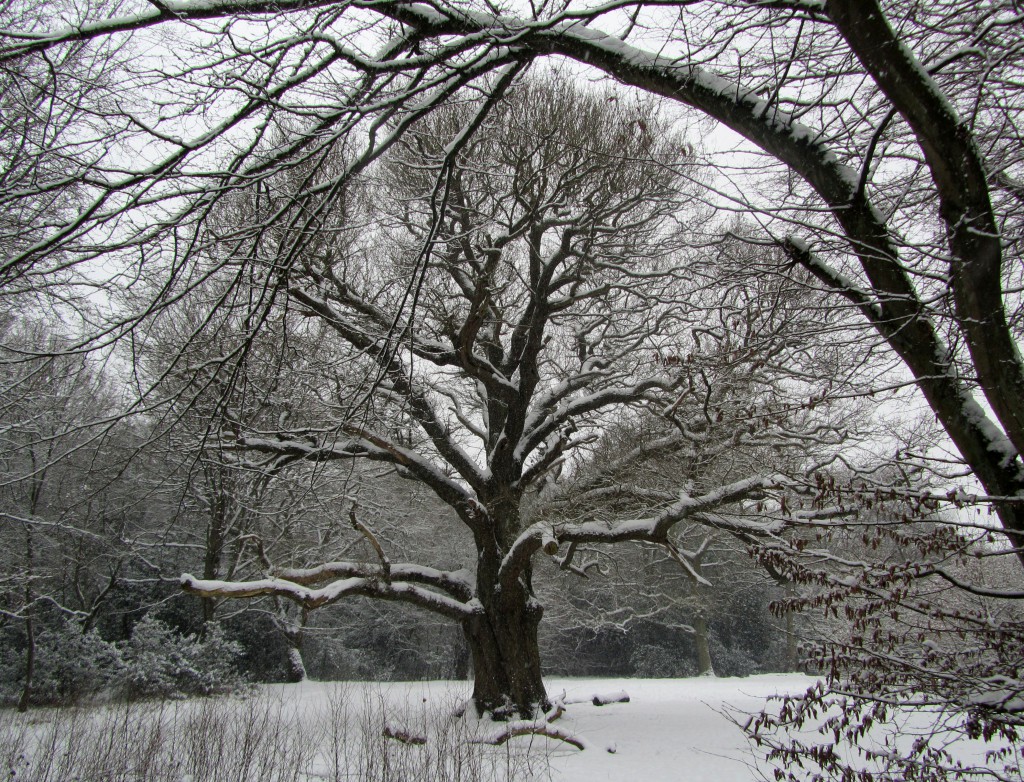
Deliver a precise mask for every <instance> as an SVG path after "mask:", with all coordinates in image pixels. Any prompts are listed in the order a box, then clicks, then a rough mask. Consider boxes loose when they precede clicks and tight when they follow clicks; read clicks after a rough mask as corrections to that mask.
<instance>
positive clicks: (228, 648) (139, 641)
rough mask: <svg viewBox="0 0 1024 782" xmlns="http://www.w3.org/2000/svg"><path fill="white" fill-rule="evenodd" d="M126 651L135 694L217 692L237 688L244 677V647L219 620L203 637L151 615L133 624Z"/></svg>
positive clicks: (127, 670)
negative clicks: (239, 664)
mask: <svg viewBox="0 0 1024 782" xmlns="http://www.w3.org/2000/svg"><path fill="white" fill-rule="evenodd" d="M123 653H124V662H125V682H126V687H127V691H128V694H129V695H130V696H132V697H141V698H168V697H174V696H180V695H213V694H216V693H224V692H230V691H232V690H235V689H237V688H238V687H239V686H240V685H241V684H242V682H243V678H242V676H241V675H240V674H239V673H238V671H237V669H236V667H235V661H236V659H237V658H238V657H239V655H241V653H242V647H241V645H240V644H238V643H236V642H234V641H229V640H227V638H225V637H224V633H223V631H222V630H221V629H220V628H219V627H218V626H216V625H210V626H209V627H208V628H207V631H206V634H205V636H204V637H203V638H199V637H197V636H194V635H180V634H178V633H176V632H174V631H173V630H172V629H171V628H169V627H168V626H167V625H165V624H164V623H163V622H161V621H160V620H159V619H154V618H153V617H150V616H147V617H145V618H144V619H142V621H140V622H139V623H138V624H137V625H135V629H134V630H133V631H132V637H131V638H130V639H129V640H128V641H127V642H126V643H125V645H124V650H123Z"/></svg>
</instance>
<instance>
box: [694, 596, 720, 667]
mask: <svg viewBox="0 0 1024 782" xmlns="http://www.w3.org/2000/svg"><path fill="white" fill-rule="evenodd" d="M693 641H694V644H695V645H696V646H697V675H698V676H714V675H715V669H714V666H713V665H712V664H711V644H710V643H709V642H708V620H707V619H706V618H705V617H704V612H703V611H698V612H697V616H696V617H695V618H694V620H693Z"/></svg>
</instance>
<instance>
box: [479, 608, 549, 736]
mask: <svg viewBox="0 0 1024 782" xmlns="http://www.w3.org/2000/svg"><path fill="white" fill-rule="evenodd" d="M510 591H513V592H515V594H514V595H498V596H495V598H494V599H493V600H492V601H491V604H490V605H489V606H488V605H485V607H484V610H483V611H482V612H480V613H478V614H475V615H474V616H472V617H471V618H469V619H467V620H466V621H465V622H463V625H462V627H463V631H464V632H465V635H466V643H467V645H468V646H469V650H470V653H471V655H472V658H473V704H474V705H475V706H476V711H477V714H478V715H483V714H491V715H492V716H493V717H494V718H495V719H508V718H510V717H516V716H518V717H522V718H524V719H533V718H534V717H535V716H536V715H537V713H538V711H541V712H543V711H546V710H547V709H548V708H549V707H550V702H549V701H548V697H547V692H546V691H545V689H544V682H543V681H542V680H541V673H540V646H539V644H538V641H537V628H538V627H539V625H540V618H541V614H542V613H543V609H542V608H541V606H540V604H539V603H537V602H536V601H535V600H533V599H532V598H531V597H530V595H529V594H528V592H527V591H526V589H525V588H517V589H514V590H510Z"/></svg>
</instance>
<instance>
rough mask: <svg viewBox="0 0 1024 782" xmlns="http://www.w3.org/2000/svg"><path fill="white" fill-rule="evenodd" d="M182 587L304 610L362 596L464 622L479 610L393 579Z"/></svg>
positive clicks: (188, 583) (190, 580)
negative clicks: (277, 600)
mask: <svg viewBox="0 0 1024 782" xmlns="http://www.w3.org/2000/svg"><path fill="white" fill-rule="evenodd" d="M181 588H182V589H184V590H185V591H186V592H189V593H191V594H194V595H198V596H200V597H226V598H242V597H260V596H263V595H271V596H274V597H282V598H285V599H287V600H292V601H294V602H296V603H298V604H299V605H301V606H302V607H303V608H305V609H314V608H320V607H321V606H325V605H330V604H331V603H336V602H337V601H339V600H341V599H342V598H345V597H350V596H354V595H362V596H365V597H375V598H379V599H383V600H395V601H399V602H405V603H411V604H413V605H415V606H417V607H419V608H424V609H426V610H428V611H433V612H434V613H438V614H443V615H444V616H448V617H450V618H452V619H464V618H466V617H468V616H472V615H473V614H474V613H476V611H477V610H478V609H477V607H476V603H475V602H473V601H466V602H464V601H461V600H456V599H455V598H452V597H449V596H448V595H444V594H440V593H438V592H434V591H431V590H429V589H424V588H423V587H421V586H419V585H417V584H413V583H409V582H406V581H400V580H398V579H396V578H394V576H392V581H391V583H387V582H385V581H383V580H382V579H378V578H372V577H371V578H363V577H353V578H345V579H341V580H338V581H333V582H331V583H330V584H328V585H327V586H324V587H321V588H319V589H310V588H309V587H306V586H303V585H301V584H298V583H296V582H294V581H290V580H288V579H285V578H265V579H259V580H255V581H215V580H202V579H197V578H196V577H195V576H193V575H191V574H190V573H185V574H183V575H182V576H181Z"/></svg>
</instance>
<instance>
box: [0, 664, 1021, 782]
mask: <svg viewBox="0 0 1024 782" xmlns="http://www.w3.org/2000/svg"><path fill="white" fill-rule="evenodd" d="M812 681H813V680H812V679H810V678H808V677H805V676H801V675H798V674H787V675H781V674H776V675H764V676H752V677H749V678H743V679H714V678H700V679H660V680H652V679H551V680H548V681H547V682H546V684H547V687H548V693H549V695H550V696H551V698H552V699H554V700H556V701H562V702H564V703H565V704H566V709H565V712H564V714H563V715H562V716H561V718H560V719H558V721H557V722H555V723H554V726H555V727H557V729H558V730H561V731H564V732H565V734H566V735H567V736H571V737H572V738H573V739H574V740H576V739H579V740H580V741H581V742H582V743H583V744H584V745H585V748H584V749H583V750H580V749H576V748H574V747H572V746H570V745H569V744H567V743H563V742H561V741H556V740H553V739H550V738H547V737H540V736H537V735H522V736H517V737H516V738H513V739H511V740H510V741H509V742H508V743H506V744H502V745H500V746H490V745H487V744H484V743H481V741H482V740H483V741H486V740H487V739H488V738H491V737H493V736H494V734H495V733H496V732H499V731H501V730H505V729H507V727H508V725H507V723H492V722H485V721H478V720H475V719H470V718H469V717H462V718H460V717H457V716H455V715H456V714H458V713H459V712H460V711H461V710H462V708H461V707H464V706H465V705H466V703H467V700H468V696H469V692H470V686H469V684H468V683H465V682H415V683H375V682H350V683H334V682H306V683H304V684H300V685H266V686H259V687H255V688H253V689H252V691H250V692H248V693H246V694H245V695H244V696H241V697H230V698H211V699H194V700H188V701H170V702H145V703H141V704H123V703H113V704H110V705H107V706H92V707H86V708H80V709H66V710H51V709H40V710H35V711H30V712H29V713H28V714H24V715H22V714H17V713H15V712H13V711H11V710H0V769H3V770H6V771H7V772H9V773H7V774H6V776H5V778H6V779H9V780H10V781H11V782H68V780H87V781H88V782H93V780H100V779H102V780H115V781H116V782H210V781H214V780H215V781H216V782H256V780H259V782H324V781H327V782H349V781H351V780H358V782H399V781H400V782H509V781H510V780H514V781H515V782H543V781H544V780H556V782H600V780H614V781H615V782H669V781H670V780H671V781H672V782H677V781H678V780H687V782H703V781H704V780H708V781H709V782H758V781H759V780H764V779H771V778H772V769H771V768H768V767H766V766H763V765H762V766H761V767H758V765H757V756H756V754H755V751H754V749H753V748H752V747H751V745H750V744H749V743H748V742H747V740H746V737H745V736H744V734H743V732H742V731H741V729H740V728H739V727H738V726H737V724H736V722H735V721H734V720H736V721H739V722H743V721H744V720H745V716H746V715H749V714H755V713H758V712H760V711H761V710H762V709H763V708H765V706H766V702H767V699H768V698H770V697H771V696H772V695H776V694H782V693H799V692H803V691H804V690H806V689H807V687H808V686H809V685H810V684H811V683H812ZM621 693H625V694H628V696H629V702H628V703H626V702H623V703H609V704H607V705H603V706H595V705H593V704H592V703H591V702H590V701H591V699H592V698H593V697H594V696H595V695H597V696H614V695H617V694H621ZM730 715H732V717H733V719H730ZM897 716H898V720H895V721H894V719H893V718H892V717H890V719H889V720H888V721H887V723H886V724H884V725H878V724H876V726H875V727H874V728H873V729H872V731H871V734H870V736H869V738H870V739H871V741H873V742H875V741H876V740H877V738H882V737H884V736H885V735H889V736H891V737H893V742H894V743H893V744H891V745H890V747H891V748H892V751H893V752H894V753H900V754H902V753H903V752H905V751H906V747H907V746H909V745H910V743H912V742H913V741H914V740H915V739H920V740H924V741H927V742H928V743H929V745H930V746H937V745H939V744H941V745H942V746H944V747H946V746H947V745H946V743H945V742H946V738H944V737H943V735H942V734H941V732H939V733H938V734H937V733H935V732H934V731H935V718H934V715H931V716H929V715H928V714H922V713H909V714H903V715H897ZM396 734H397V735H398V736H400V737H402V738H403V739H404V741H400V740H397V739H396V738H394V736H395V735H396ZM876 734H877V736H876ZM388 736H390V737H388ZM819 738H820V737H819ZM947 748H948V749H949V751H950V753H951V755H952V756H955V757H957V758H960V759H962V760H964V761H965V762H970V763H971V764H974V765H975V769H976V771H977V772H980V774H979V776H983V777H987V776H988V774H989V773H990V771H991V770H992V768H993V767H992V765H991V763H992V759H991V758H987V757H986V755H985V750H986V749H991V748H992V747H986V746H984V745H981V744H978V743H976V742H959V743H958V744H955V745H949V746H948V747H947ZM1011 760H1012V761H1013V763H1015V764H1016V763H1018V762H1019V760H1020V757H1019V755H1016V754H1014V756H1013V757H1012V758H1011ZM858 765H860V763H858ZM1014 769H1015V770H1014V771H1013V773H1010V774H1007V775H1005V776H1004V777H1002V778H1006V779H1020V774H1019V769H1017V767H1016V766H1014Z"/></svg>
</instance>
